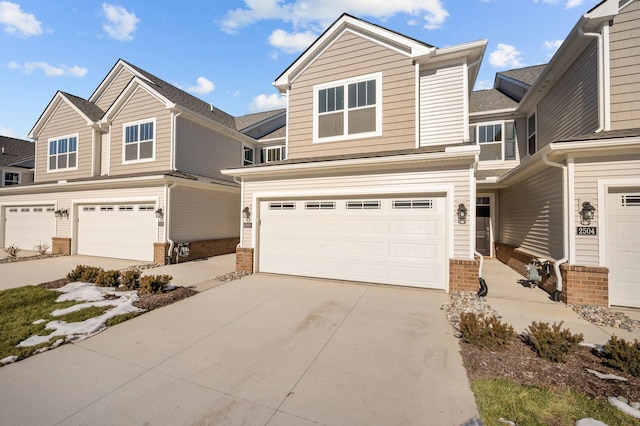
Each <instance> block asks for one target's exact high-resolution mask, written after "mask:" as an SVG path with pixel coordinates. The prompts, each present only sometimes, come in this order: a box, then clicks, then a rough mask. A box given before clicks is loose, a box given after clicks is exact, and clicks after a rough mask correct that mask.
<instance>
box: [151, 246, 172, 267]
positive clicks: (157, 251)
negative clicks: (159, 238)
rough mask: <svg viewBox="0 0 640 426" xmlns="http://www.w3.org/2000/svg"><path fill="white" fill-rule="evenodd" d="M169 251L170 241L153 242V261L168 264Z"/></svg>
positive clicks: (158, 263)
mask: <svg viewBox="0 0 640 426" xmlns="http://www.w3.org/2000/svg"><path fill="white" fill-rule="evenodd" d="M168 251H169V243H153V263H155V264H157V265H166V264H167V252H168Z"/></svg>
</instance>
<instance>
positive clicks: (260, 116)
mask: <svg viewBox="0 0 640 426" xmlns="http://www.w3.org/2000/svg"><path fill="white" fill-rule="evenodd" d="M285 111H286V109H284V108H280V109H275V110H272V111H263V112H256V113H253V114H246V115H241V116H238V117H236V127H237V128H238V130H240V131H242V130H245V129H248V128H249V127H251V126H253V125H256V124H258V123H260V122H262V121H265V120H268V119H270V118H273V117H274V116H276V115H278V114H282V113H283V112H285Z"/></svg>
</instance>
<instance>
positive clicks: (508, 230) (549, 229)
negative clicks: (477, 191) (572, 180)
mask: <svg viewBox="0 0 640 426" xmlns="http://www.w3.org/2000/svg"><path fill="white" fill-rule="evenodd" d="M499 209H500V225H499V227H500V232H499V235H500V241H501V242H503V243H505V244H509V245H512V246H515V247H519V248H521V249H525V250H528V251H530V252H533V253H535V254H538V255H541V256H544V257H550V258H552V259H558V258H560V257H562V255H563V254H564V253H562V251H563V239H562V235H563V230H562V171H561V170H560V169H557V168H545V169H544V170H542V171H539V172H537V173H535V174H532V175H530V176H527V177H526V178H524V179H523V180H521V181H520V182H518V183H516V184H513V185H511V186H510V187H509V188H507V189H503V190H501V191H500V204H499Z"/></svg>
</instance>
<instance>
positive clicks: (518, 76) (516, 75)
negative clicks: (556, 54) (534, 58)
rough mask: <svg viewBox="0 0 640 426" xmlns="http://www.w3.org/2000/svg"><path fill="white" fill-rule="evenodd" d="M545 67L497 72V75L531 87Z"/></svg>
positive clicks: (534, 66)
mask: <svg viewBox="0 0 640 426" xmlns="http://www.w3.org/2000/svg"><path fill="white" fill-rule="evenodd" d="M546 67H547V64H541V65H533V66H530V67H525V68H517V69H514V70H508V71H503V72H499V73H498V74H499V75H504V76H505V77H509V78H512V79H514V80H518V81H521V82H523V83H525V84H527V85H529V86H533V83H535V82H536V80H537V79H538V77H540V74H542V71H544V69H545V68H546Z"/></svg>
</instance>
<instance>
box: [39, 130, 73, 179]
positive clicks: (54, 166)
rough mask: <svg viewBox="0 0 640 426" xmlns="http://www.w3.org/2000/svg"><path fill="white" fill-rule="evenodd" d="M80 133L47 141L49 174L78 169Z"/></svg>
mask: <svg viewBox="0 0 640 426" xmlns="http://www.w3.org/2000/svg"><path fill="white" fill-rule="evenodd" d="M78 140H79V136H78V133H74V134H70V135H65V136H58V137H55V138H51V139H49V140H48V141H47V150H48V151H47V172H58V171H67V170H77V169H78Z"/></svg>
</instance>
